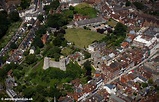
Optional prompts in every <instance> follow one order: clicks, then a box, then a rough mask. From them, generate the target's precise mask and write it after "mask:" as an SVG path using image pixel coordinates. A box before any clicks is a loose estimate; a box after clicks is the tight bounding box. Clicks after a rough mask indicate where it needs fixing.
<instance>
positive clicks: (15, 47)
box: [10, 42, 18, 49]
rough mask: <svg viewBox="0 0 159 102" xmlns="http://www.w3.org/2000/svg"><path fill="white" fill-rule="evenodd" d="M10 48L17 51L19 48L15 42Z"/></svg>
mask: <svg viewBox="0 0 159 102" xmlns="http://www.w3.org/2000/svg"><path fill="white" fill-rule="evenodd" d="M10 48H11V49H17V48H18V46H17V45H16V44H15V42H12V43H11V45H10Z"/></svg>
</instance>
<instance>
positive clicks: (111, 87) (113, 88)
mask: <svg viewBox="0 0 159 102" xmlns="http://www.w3.org/2000/svg"><path fill="white" fill-rule="evenodd" d="M103 89H106V90H107V92H108V93H109V94H116V91H117V90H116V86H115V85H112V84H106V85H104V87H103Z"/></svg>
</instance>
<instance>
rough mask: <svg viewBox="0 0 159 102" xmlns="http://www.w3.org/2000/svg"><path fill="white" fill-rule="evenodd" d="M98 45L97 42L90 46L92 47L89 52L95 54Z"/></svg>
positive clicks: (89, 46) (89, 47)
mask: <svg viewBox="0 0 159 102" xmlns="http://www.w3.org/2000/svg"><path fill="white" fill-rule="evenodd" d="M97 45H98V43H97V42H95V43H92V44H90V45H88V48H87V49H88V51H90V52H94V51H95V48H96V46H97Z"/></svg>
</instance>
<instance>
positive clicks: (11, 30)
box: [0, 21, 21, 49]
mask: <svg viewBox="0 0 159 102" xmlns="http://www.w3.org/2000/svg"><path fill="white" fill-rule="evenodd" d="M20 24H21V21H19V22H15V23H12V24H11V25H10V27H9V29H8V31H7V33H6V34H5V36H3V38H2V39H0V42H1V44H0V49H1V48H2V47H4V46H5V45H6V44H7V43H8V42H9V40H10V39H11V38H12V36H13V35H14V34H15V33H16V32H17V30H18V28H19V26H20Z"/></svg>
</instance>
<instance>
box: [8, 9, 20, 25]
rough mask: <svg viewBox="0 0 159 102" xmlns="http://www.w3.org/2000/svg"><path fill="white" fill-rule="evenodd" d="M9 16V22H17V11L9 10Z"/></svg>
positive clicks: (18, 18)
mask: <svg viewBox="0 0 159 102" xmlns="http://www.w3.org/2000/svg"><path fill="white" fill-rule="evenodd" d="M9 18H10V20H11V22H17V21H19V20H20V17H19V13H18V12H17V11H12V12H10V13H9Z"/></svg>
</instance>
